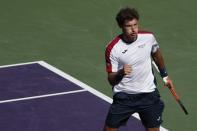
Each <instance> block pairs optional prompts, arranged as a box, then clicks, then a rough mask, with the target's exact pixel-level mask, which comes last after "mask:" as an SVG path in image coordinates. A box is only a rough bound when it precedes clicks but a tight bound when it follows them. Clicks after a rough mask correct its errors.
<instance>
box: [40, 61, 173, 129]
mask: <svg viewBox="0 0 197 131" xmlns="http://www.w3.org/2000/svg"><path fill="white" fill-rule="evenodd" d="M38 63H39V64H40V65H42V66H44V67H45V68H47V69H49V70H51V71H53V72H54V73H56V74H58V75H60V76H62V77H63V78H66V79H67V80H70V81H72V82H73V83H75V84H77V85H79V86H80V87H82V88H84V89H86V90H87V91H89V92H91V93H92V94H94V95H96V96H98V97H99V98H101V99H103V100H105V101H107V102H108V103H112V101H113V100H112V98H110V97H108V96H106V95H105V94H103V93H101V92H99V91H97V90H95V89H94V88H92V87H90V86H89V85H87V84H85V83H83V82H81V81H79V80H77V79H76V78H74V77H72V76H70V75H68V74H66V73H64V72H63V71H61V70H59V69H57V68H56V67H54V66H52V65H50V64H48V63H46V62H45V61H39V62H38ZM133 116H134V117H135V118H137V119H139V120H140V117H139V115H138V113H135V114H133ZM160 131H169V130H167V129H166V128H164V127H162V126H161V127H160Z"/></svg>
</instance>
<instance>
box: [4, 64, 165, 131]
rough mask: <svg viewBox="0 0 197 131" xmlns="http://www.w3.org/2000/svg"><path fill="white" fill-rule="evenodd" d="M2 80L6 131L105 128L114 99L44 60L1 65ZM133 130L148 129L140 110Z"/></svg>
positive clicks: (131, 122)
mask: <svg viewBox="0 0 197 131" xmlns="http://www.w3.org/2000/svg"><path fill="white" fill-rule="evenodd" d="M0 83H1V86H0V93H1V95H0V116H1V117H0V129H1V130H2V131H16V130H17V131H79V130H80V131H101V130H102V128H103V124H104V121H105V117H106V114H107V111H108V108H109V106H110V103H111V102H112V99H111V98H109V97H107V96H106V95H104V94H102V93H100V92H98V91H97V90H95V89H93V88H91V87H90V86H88V85H86V84H84V83H82V82H80V81H79V80H77V79H75V78H73V77H72V76H70V75H68V74H66V73H64V72H62V71H61V70H59V69H57V68H55V67H54V66H51V65H49V64H48V63H46V62H44V61H36V62H29V63H22V64H14V65H6V66H0ZM129 130H132V131H144V128H143V126H142V125H141V122H140V120H139V117H138V115H137V114H134V116H132V117H131V118H130V120H129V122H128V123H127V126H125V127H122V128H121V129H120V131H129ZM161 131H167V130H166V129H164V128H162V129H161Z"/></svg>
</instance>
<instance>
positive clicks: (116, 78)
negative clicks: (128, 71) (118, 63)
mask: <svg viewBox="0 0 197 131" xmlns="http://www.w3.org/2000/svg"><path fill="white" fill-rule="evenodd" d="M123 77H124V72H123V69H121V70H119V71H118V72H112V73H108V81H109V83H110V85H111V86H115V85H117V84H118V83H119V82H120V81H121V80H122V78H123Z"/></svg>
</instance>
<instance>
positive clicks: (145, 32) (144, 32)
mask: <svg viewBox="0 0 197 131" xmlns="http://www.w3.org/2000/svg"><path fill="white" fill-rule="evenodd" d="M138 34H153V32H150V31H144V30H140V31H138Z"/></svg>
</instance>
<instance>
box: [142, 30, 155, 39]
mask: <svg viewBox="0 0 197 131" xmlns="http://www.w3.org/2000/svg"><path fill="white" fill-rule="evenodd" d="M138 35H140V36H141V37H145V38H150V39H152V38H154V33H153V32H151V31H144V30H140V31H139V32H138Z"/></svg>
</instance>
